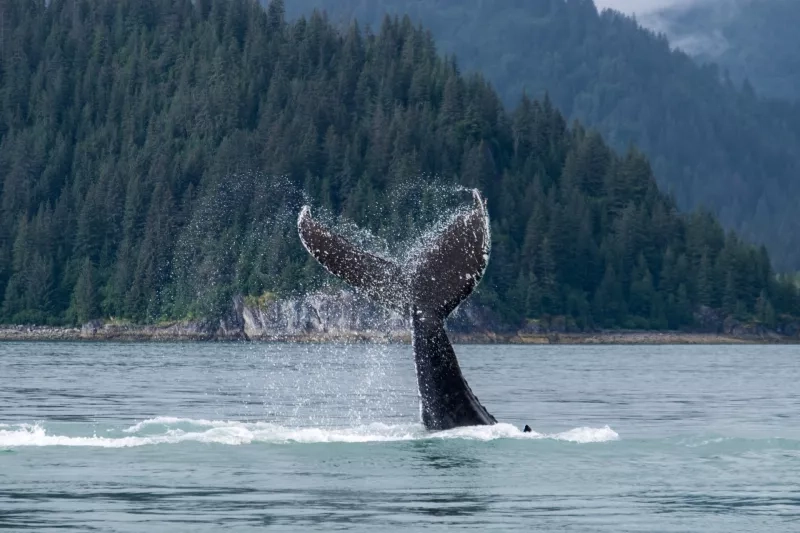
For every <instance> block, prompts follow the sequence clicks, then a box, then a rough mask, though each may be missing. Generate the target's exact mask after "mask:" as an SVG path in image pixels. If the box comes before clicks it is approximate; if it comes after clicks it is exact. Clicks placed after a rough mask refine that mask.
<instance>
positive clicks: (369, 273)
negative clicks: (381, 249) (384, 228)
mask: <svg viewBox="0 0 800 533" xmlns="http://www.w3.org/2000/svg"><path fill="white" fill-rule="evenodd" d="M297 229H298V232H299V233H300V240H301V241H302V243H303V246H305V248H306V250H308V253H310V254H311V255H312V256H313V257H314V258H315V259H316V260H317V261H319V262H320V264H322V266H324V267H325V268H326V269H327V270H328V271H329V272H330V273H331V274H333V275H334V276H337V277H338V278H341V279H342V280H344V281H345V282H347V283H348V284H349V285H350V286H352V287H354V288H355V289H357V290H359V291H362V292H364V293H366V294H367V295H368V296H369V297H371V298H373V299H375V300H377V301H378V302H379V303H381V304H382V305H385V306H386V307H391V308H395V309H397V310H405V309H406V308H407V304H408V301H409V297H408V293H409V288H408V283H407V282H406V280H405V277H404V275H403V270H402V268H401V267H400V266H399V265H397V264H396V263H394V262H392V261H389V260H388V259H384V258H382V257H378V256H377V255H374V254H371V253H368V252H365V251H363V250H361V249H359V248H358V247H357V246H355V245H354V244H353V243H351V242H350V241H348V240H347V239H345V238H344V237H342V236H340V235H336V234H335V233H333V232H332V231H330V230H329V229H328V228H326V227H325V226H323V225H322V224H320V223H319V222H317V221H316V220H314V219H313V218H312V217H311V209H310V208H309V207H308V206H306V207H303V209H302V211H300V216H299V217H298V219H297Z"/></svg>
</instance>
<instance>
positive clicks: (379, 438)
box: [0, 417, 619, 448]
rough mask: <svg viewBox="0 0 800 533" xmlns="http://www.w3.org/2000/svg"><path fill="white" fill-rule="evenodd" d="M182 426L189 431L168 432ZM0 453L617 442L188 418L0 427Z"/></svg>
mask: <svg viewBox="0 0 800 533" xmlns="http://www.w3.org/2000/svg"><path fill="white" fill-rule="evenodd" d="M178 424H180V425H182V426H183V427H187V426H188V427H190V428H191V429H189V430H186V429H178V428H172V427H170V426H172V425H178ZM158 426H161V427H160V429H161V431H160V432H158V433H154V434H148V435H137V434H136V433H138V432H140V431H142V430H143V429H145V428H149V429H151V430H152V429H153V428H157V427H158ZM0 428H2V429H0V448H18V447H25V446H85V447H99V448H129V447H137V446H151V445H159V444H179V443H183V442H198V443H205V444H223V445H230V446H237V445H244V444H251V443H267V444H287V443H307V444H311V443H332V442H339V443H364V442H397V441H412V440H426V439H428V440H430V439H461V440H475V441H492V440H497V439H531V440H542V439H550V440H557V441H569V442H575V443H595V442H607V441H613V440H617V439H619V435H618V434H617V433H616V432H615V431H614V430H613V429H611V428H610V427H608V426H605V427H603V428H588V427H582V428H575V429H572V430H570V431H565V432H563V433H554V434H544V433H536V432H531V433H523V432H522V431H520V430H519V429H518V428H516V427H515V426H512V425H511V424H496V425H493V426H474V427H463V428H457V429H452V430H448V431H438V432H429V431H426V430H425V429H424V428H423V427H422V426H421V425H420V424H394V425H388V424H382V423H372V424H367V425H362V426H357V427H350V428H318V427H284V426H280V425H277V424H272V423H268V422H237V421H223V420H202V419H201V420H195V419H189V418H175V417H157V418H152V419H149V420H143V421H141V422H139V423H137V424H135V425H133V426H131V427H129V428H126V429H124V430H122V432H123V433H125V434H126V436H120V437H99V436H97V435H96V434H93V435H91V436H67V435H50V434H48V433H47V431H46V429H45V428H44V427H42V425H40V424H15V425H8V424H7V425H2V426H0Z"/></svg>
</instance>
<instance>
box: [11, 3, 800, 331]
mask: <svg viewBox="0 0 800 533" xmlns="http://www.w3.org/2000/svg"><path fill="white" fill-rule="evenodd" d="M0 10H2V11H1V12H0V15H2V20H3V21H4V22H3V24H4V26H3V34H2V36H3V42H2V47H0V191H2V192H0V295H2V305H1V306H0V321H2V322H6V323H8V322H15V323H19V322H39V323H43V322H49V323H63V322H73V323H75V322H81V321H84V320H87V319H89V318H94V317H99V316H105V317H109V316H113V317H121V318H129V319H133V320H137V321H152V320H159V319H162V318H183V317H191V316H211V315H213V314H214V313H219V312H223V311H224V310H226V309H227V308H228V307H229V306H230V299H231V297H232V296H233V295H234V294H237V293H242V294H245V295H261V294H264V293H265V292H274V293H277V294H287V293H291V292H296V291H304V290H309V289H312V288H315V287H317V286H319V284H320V280H321V279H324V278H326V276H324V274H323V273H322V272H321V269H320V268H319V267H318V266H317V265H316V263H315V262H314V260H313V259H311V257H310V256H309V255H308V254H307V253H305V251H304V250H303V249H302V247H301V245H300V242H299V239H298V238H297V235H296V229H295V221H296V216H297V208H298V207H299V205H300V203H301V202H302V201H304V195H305V197H307V198H310V199H311V201H312V203H313V204H314V205H316V206H318V207H320V208H325V209H327V210H328V211H330V212H331V213H336V214H341V215H343V216H344V217H346V218H347V219H349V220H352V221H354V222H355V223H357V224H359V225H361V226H364V227H366V228H369V229H370V230H372V231H373V232H375V233H376V234H379V235H384V236H387V237H392V238H395V237H405V236H408V235H413V234H414V232H415V231H416V230H417V229H418V228H419V224H422V223H425V222H428V220H426V217H428V218H430V217H431V216H432V215H433V214H432V213H431V212H430V211H431V209H433V208H435V207H436V206H437V205H439V204H437V202H436V200H435V198H434V197H433V196H435V195H431V194H428V193H426V192H425V191H429V190H435V187H436V186H439V185H437V184H445V185H446V184H450V185H455V184H460V185H464V186H467V187H479V188H480V189H481V190H482V191H483V192H484V194H485V195H486V196H487V197H488V198H489V209H490V214H491V215H492V236H493V251H492V258H491V260H490V265H489V271H488V272H487V278H486V279H485V280H484V281H483V283H482V284H481V286H480V289H479V295H478V299H479V301H480V302H482V303H483V304H485V305H489V306H492V307H493V308H494V309H495V310H497V311H498V312H499V313H500V314H501V316H502V317H504V319H505V320H506V321H507V322H508V323H509V324H519V323H521V322H522V321H523V320H524V319H526V318H535V317H540V316H543V315H565V316H567V317H569V318H570V319H571V320H574V321H575V323H576V324H577V325H578V326H582V327H596V326H608V327H615V326H626V327H647V328H677V327H680V326H684V325H689V324H691V323H692V320H693V317H692V312H693V310H694V309H696V308H697V307H698V306H699V305H701V304H703V305H708V306H710V307H714V308H721V309H724V310H725V311H726V312H728V313H730V314H733V315H737V316H741V317H742V318H756V319H758V320H762V321H764V322H770V321H773V322H774V321H775V320H776V318H777V317H780V316H781V315H782V314H798V315H800V297H798V290H797V288H796V286H795V284H794V282H793V281H792V280H790V279H789V278H788V277H785V278H781V279H780V280H779V279H778V278H777V277H776V276H775V275H774V274H773V270H772V267H771V265H770V259H769V257H768V255H767V252H766V250H765V249H764V248H763V247H762V248H754V247H752V246H749V245H747V244H744V243H743V242H742V241H741V240H740V239H739V238H738V237H737V236H735V235H734V234H732V233H728V234H726V233H725V232H724V231H723V230H722V229H721V227H720V225H719V224H718V223H717V222H716V221H715V219H714V218H713V217H712V216H711V215H708V214H703V213H698V214H693V215H690V216H682V215H679V214H678V213H677V212H676V208H675V205H674V204H673V201H672V200H671V199H670V198H668V197H667V196H665V195H663V194H662V193H660V192H659V190H658V188H657V186H656V183H655V181H654V179H653V174H652V172H651V169H650V166H649V164H648V162H647V160H646V158H645V157H644V156H643V155H642V154H641V153H639V152H638V151H636V150H635V149H631V150H629V151H628V152H627V153H626V154H625V155H622V156H620V155H617V154H615V153H614V152H613V151H611V150H610V149H609V147H608V146H607V145H606V144H605V143H604V141H603V139H602V138H601V137H600V135H599V134H597V133H595V132H591V131H587V130H585V129H584V128H583V127H581V126H580V125H575V126H572V127H568V126H567V124H566V122H565V120H564V118H563V117H562V115H561V114H560V113H559V112H558V111H556V110H555V108H554V106H553V105H552V103H551V102H550V101H549V100H547V99H544V100H542V101H533V100H531V99H529V98H527V97H523V98H522V100H521V102H520V103H519V105H518V106H517V109H516V111H515V112H513V113H508V112H506V111H505V110H504V108H503V106H502V105H501V102H500V99H499V98H498V96H497V94H496V93H495V92H494V91H493V90H492V88H491V87H490V86H489V85H488V84H487V82H486V81H485V80H484V79H483V78H482V77H480V76H477V75H476V76H469V77H464V76H462V75H460V74H459V72H458V69H457V68H456V66H455V64H454V63H453V61H451V60H447V59H442V58H440V57H439V56H438V55H437V53H436V50H435V47H434V43H433V40H432V38H431V36H430V35H429V34H428V33H426V32H425V31H423V30H421V29H418V28H415V27H414V26H413V25H412V23H411V22H410V20H409V19H403V20H386V21H385V22H384V23H383V24H382V27H381V28H380V33H379V34H377V35H374V34H372V33H370V32H364V31H361V30H360V29H359V27H358V26H357V25H353V26H351V27H349V29H347V30H346V31H344V32H339V31H338V30H336V29H335V28H334V27H332V26H331V25H330V24H329V23H328V22H327V21H326V19H325V18H324V17H323V16H321V15H320V14H318V13H314V14H312V15H311V16H310V17H309V18H302V19H300V20H298V21H297V22H294V23H292V24H288V23H287V22H285V21H284V6H283V3H282V2H281V1H277V0H276V1H273V2H272V3H271V4H270V5H269V6H268V7H267V9H262V8H261V7H260V6H259V5H258V4H257V3H256V2H255V1H248V0H195V1H191V0H147V1H143V0H91V1H90V0H52V1H50V2H47V3H45V2H44V1H40V2H34V1H30V0H8V1H6V2H4V3H3V4H2V7H0ZM408 184H410V186H412V187H419V189H420V190H421V191H422V193H421V194H420V195H419V198H417V199H416V200H415V201H416V203H415V202H410V201H409V202H397V204H396V205H388V204H389V200H388V197H389V195H391V194H393V193H392V191H395V190H399V189H402V188H403V187H405V186H407V185H408ZM415 206H416V207H415ZM434 214H436V215H438V213H434Z"/></svg>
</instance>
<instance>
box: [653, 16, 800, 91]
mask: <svg viewBox="0 0 800 533" xmlns="http://www.w3.org/2000/svg"><path fill="white" fill-rule="evenodd" d="M639 20H640V21H641V23H642V24H643V25H645V26H647V27H649V28H651V29H653V30H654V31H658V32H663V33H664V34H666V35H667V37H668V38H669V40H670V43H671V44H672V45H673V46H674V47H675V48H679V49H681V50H683V51H684V52H686V53H687V54H689V55H691V56H692V57H693V58H694V59H696V60H697V61H698V62H700V63H717V64H719V66H720V67H721V68H722V69H723V70H724V71H726V72H727V73H728V74H729V75H730V77H731V79H732V80H733V81H734V82H735V83H742V82H743V81H744V80H748V81H749V83H750V84H752V86H753V87H754V88H755V90H756V92H758V93H759V94H761V95H763V96H766V97H770V98H782V99H787V100H791V101H797V100H798V98H799V97H800V34H798V32H797V28H798V27H800V2H797V1H796V0H707V1H698V2H693V3H690V4H682V3H681V4H678V5H674V6H672V7H668V8H664V9H659V10H655V11H652V12H648V13H645V14H643V15H642V16H640V17H639Z"/></svg>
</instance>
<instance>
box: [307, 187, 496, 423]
mask: <svg viewBox="0 0 800 533" xmlns="http://www.w3.org/2000/svg"><path fill="white" fill-rule="evenodd" d="M473 200H474V205H473V207H472V209H471V210H469V211H468V212H465V213H461V214H459V215H457V216H456V217H454V218H453V220H451V221H450V223H449V224H448V225H447V226H446V227H445V228H444V229H443V230H442V231H441V232H440V233H438V234H437V235H435V236H434V237H433V238H431V239H426V240H423V241H422V242H421V243H419V245H418V246H415V247H414V248H413V249H415V250H420V252H419V253H418V254H417V255H416V256H412V257H409V258H408V259H407V260H406V261H405V262H403V263H402V264H399V263H397V262H395V261H392V260H390V259H386V258H383V257H378V256H377V255H374V254H371V253H369V252H366V251H363V250H361V249H359V248H358V247H357V246H355V245H354V244H353V243H351V242H350V241H348V240H347V239H345V238H344V237H342V236H340V235H336V234H335V233H333V232H332V231H331V230H329V229H328V228H326V227H324V226H323V225H322V224H320V223H319V222H317V221H315V220H314V219H313V218H312V217H311V210H310V208H309V207H308V206H306V207H303V209H302V210H301V212H300V216H299V217H298V221H297V227H298V232H299V234H300V239H301V241H302V242H303V245H304V246H305V248H306V250H308V252H309V253H310V254H311V255H312V256H313V257H314V258H315V259H316V260H317V261H319V262H320V263H321V264H322V265H323V266H324V267H325V268H326V269H327V270H328V271H329V272H331V273H332V274H334V275H336V276H338V277H339V278H341V279H343V280H344V281H346V282H347V283H348V284H350V285H351V286H353V287H354V288H355V289H356V290H359V291H363V292H364V293H366V294H367V295H369V296H370V297H371V298H373V299H374V300H376V301H377V302H378V303H380V304H382V305H384V306H386V307H390V308H393V309H395V310H398V311H400V312H402V313H410V314H411V323H412V325H413V337H412V339H413V345H414V362H415V365H416V370H417V385H418V387H419V394H420V405H421V411H422V421H423V423H424V424H425V427H427V428H428V429H433V430H442V429H451V428H454V427H459V426H475V425H489V424H494V423H496V420H495V418H494V417H493V416H492V415H490V414H489V412H488V411H487V410H486V408H484V407H483V405H481V403H480V402H479V401H478V399H477V398H476V397H475V395H474V394H473V393H472V390H471V389H470V388H469V385H468V384H467V381H466V380H465V379H464V376H463V375H462V373H461V368H460V367H459V365H458V359H457V358H456V354H455V352H454V351H453V347H452V345H451V344H450V340H449V339H448V338H447V332H446V331H445V328H444V321H445V319H446V318H447V317H448V316H449V315H450V313H452V312H453V311H454V310H455V309H456V308H457V307H458V305H459V304H460V303H461V302H463V301H464V300H466V299H467V297H468V296H469V295H470V294H471V293H472V291H473V290H474V289H475V287H476V286H477V285H478V283H479V282H480V280H481V278H482V277H483V273H484V271H485V269H486V265H487V263H488V261H489V248H490V244H489V243H490V235H489V217H488V214H487V212H486V205H485V203H484V201H483V200H482V199H481V197H480V194H479V193H478V191H477V190H475V191H473Z"/></svg>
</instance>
